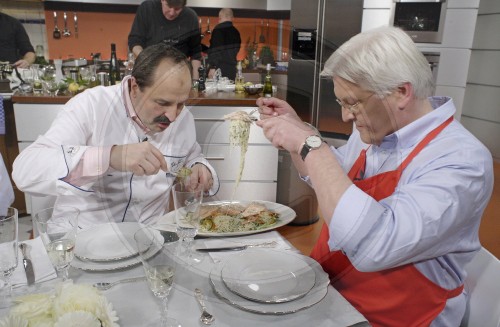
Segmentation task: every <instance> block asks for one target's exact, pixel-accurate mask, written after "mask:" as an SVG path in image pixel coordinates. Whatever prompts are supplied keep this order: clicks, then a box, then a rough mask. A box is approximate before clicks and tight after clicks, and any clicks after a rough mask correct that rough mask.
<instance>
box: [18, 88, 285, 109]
mask: <svg viewBox="0 0 500 327" xmlns="http://www.w3.org/2000/svg"><path fill="white" fill-rule="evenodd" d="M275 96H276V97H278V98H280V99H285V97H286V95H285V91H284V90H278V91H277V92H276V94H275ZM259 97H260V95H258V94H256V95H249V94H246V93H235V92H216V91H209V92H198V91H196V90H192V91H191V94H190V97H189V99H188V101H187V102H186V105H189V106H195V105H198V106H237V107H240V106H247V107H248V106H251V107H253V106H255V101H256V100H257V99H258V98H259ZM69 99H71V96H68V95H64V96H55V97H51V96H35V95H33V94H27V95H23V94H19V93H14V95H12V102H14V103H34V104H65V103H66V102H68V101H69Z"/></svg>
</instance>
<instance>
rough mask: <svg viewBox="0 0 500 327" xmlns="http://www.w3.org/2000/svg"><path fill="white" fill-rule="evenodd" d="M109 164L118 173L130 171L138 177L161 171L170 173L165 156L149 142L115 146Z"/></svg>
mask: <svg viewBox="0 0 500 327" xmlns="http://www.w3.org/2000/svg"><path fill="white" fill-rule="evenodd" d="M109 164H110V166H111V167H112V168H113V169H116V170H118V171H129V172H132V173H134V174H135V175H138V176H144V175H155V174H157V173H158V172H159V171H160V169H161V170H163V171H165V172H166V171H168V166H167V162H166V161H165V158H164V157H163V154H162V153H161V152H160V150H158V149H157V148H156V147H154V146H153V145H151V144H150V143H149V142H141V143H135V144H125V145H114V146H113V147H112V148H111V154H110V158H109Z"/></svg>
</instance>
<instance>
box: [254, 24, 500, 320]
mask: <svg viewBox="0 0 500 327" xmlns="http://www.w3.org/2000/svg"><path fill="white" fill-rule="evenodd" d="M322 74H323V75H324V76H329V77H331V78H332V79H333V81H334V90H333V91H334V93H335V95H336V97H337V99H338V102H339V103H340V104H341V106H342V109H341V110H342V118H343V120H344V121H346V122H353V124H354V125H355V127H356V128H355V130H354V131H353V133H352V135H351V136H350V138H349V140H348V141H347V144H346V145H344V146H342V147H340V148H339V149H334V148H330V147H329V146H328V145H327V144H326V143H324V142H322V141H321V139H320V138H319V137H317V136H315V135H317V131H315V130H313V129H311V128H310V127H309V126H306V125H305V124H304V123H303V122H302V121H300V118H299V117H298V116H297V114H296V113H295V111H294V110H293V109H292V108H291V107H290V106H289V105H288V104H287V103H286V102H284V101H281V100H278V99H275V98H269V99H263V98H260V99H258V101H257V103H258V105H259V107H260V109H259V110H260V111H261V112H262V115H261V118H262V120H260V121H259V122H257V124H258V125H260V126H261V127H262V128H263V130H264V133H265V135H266V136H267V137H268V138H269V139H270V140H271V142H272V143H273V144H274V145H275V146H279V147H282V148H284V149H286V150H288V151H289V152H290V154H291V156H292V160H293V162H294V164H295V166H296V167H297V170H298V171H299V173H300V174H301V175H302V176H304V180H305V181H307V182H309V183H310V185H311V186H312V187H313V188H314V190H315V193H316V195H317V197H318V202H319V207H320V210H321V214H322V217H323V218H324V220H325V224H324V226H323V230H322V231H321V235H320V238H319V240H318V242H317V244H316V246H315V248H314V250H313V252H312V253H311V256H312V257H313V258H315V259H316V260H318V261H319V262H320V263H321V265H322V266H323V268H324V269H325V271H327V272H328V273H329V275H330V279H331V282H332V285H333V286H334V287H335V288H336V289H337V290H338V291H339V292H340V293H341V294H342V295H343V296H344V297H345V298H346V299H347V300H348V301H349V302H350V303H351V304H353V305H354V306H355V307H356V308H357V309H358V310H359V311H360V312H361V313H362V314H363V315H364V316H365V317H366V318H367V319H368V320H369V322H370V323H371V324H372V326H385V327H388V326H389V327H390V326H459V325H460V321H461V319H462V317H463V315H464V312H465V306H466V297H467V293H466V292H464V291H463V281H464V280H465V277H466V273H465V270H464V266H465V265H466V264H467V263H468V262H470V261H471V259H472V258H473V257H474V255H475V254H476V252H477V251H478V250H479V249H480V247H481V244H480V243H479V237H478V229H479V224H480V221H481V216H482V214H483V211H484V209H485V207H486V205H487V203H488V201H489V199H490V196H491V193H492V189H493V179H494V178H493V161H492V157H491V154H490V152H489V151H488V150H487V149H486V148H485V146H484V145H483V144H481V142H480V141H479V140H477V139H476V138H475V137H474V136H473V135H472V134H471V133H470V132H468V131H467V130H466V129H465V128H464V127H463V126H462V125H461V124H460V123H459V122H458V121H456V120H454V118H453V115H454V114H455V106H454V104H453V101H452V99H450V98H447V97H439V96H436V97H429V96H430V95H431V94H432V89H433V83H432V73H431V70H430V68H429V65H428V63H427V61H426V59H425V57H424V56H423V55H422V53H421V52H420V51H419V50H418V48H417V47H416V45H415V44H414V43H413V41H412V40H411V39H410V37H409V36H408V35H407V34H406V33H404V32H403V31H402V30H400V29H397V28H394V27H384V28H379V29H374V30H370V31H367V32H365V33H361V34H358V35H357V36H354V37H353V38H351V39H350V40H349V41H347V42H346V43H344V44H343V45H342V46H341V47H340V48H339V49H338V50H337V51H335V52H334V53H333V55H332V56H331V57H330V58H329V59H328V61H327V62H326V63H325V67H324V71H323V73H322ZM310 136H311V137H310Z"/></svg>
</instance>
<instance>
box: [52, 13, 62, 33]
mask: <svg viewBox="0 0 500 327" xmlns="http://www.w3.org/2000/svg"><path fill="white" fill-rule="evenodd" d="M52 36H53V37H54V39H60V38H61V31H60V30H59V28H58V27H57V12H55V11H54V32H52Z"/></svg>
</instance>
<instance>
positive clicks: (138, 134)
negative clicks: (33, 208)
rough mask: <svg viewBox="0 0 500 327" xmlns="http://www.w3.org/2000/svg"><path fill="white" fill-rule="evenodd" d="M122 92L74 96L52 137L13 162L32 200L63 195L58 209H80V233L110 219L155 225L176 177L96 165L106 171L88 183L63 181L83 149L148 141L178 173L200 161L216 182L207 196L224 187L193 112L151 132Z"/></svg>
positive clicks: (107, 89) (115, 89) (55, 124)
mask: <svg viewBox="0 0 500 327" xmlns="http://www.w3.org/2000/svg"><path fill="white" fill-rule="evenodd" d="M121 89H122V86H121V85H115V86H110V87H103V86H98V87H94V88H92V89H89V90H86V91H85V92H83V93H81V94H79V95H77V96H75V97H73V98H72V99H71V100H70V101H68V103H67V104H66V105H65V107H64V109H63V110H62V111H61V112H60V113H59V114H58V116H57V117H56V119H55V120H54V122H53V123H52V125H51V127H50V128H49V130H48V131H47V133H45V135H41V136H39V137H38V138H37V140H36V141H35V142H34V143H33V144H32V145H30V146H29V147H28V148H26V149H25V150H24V151H22V152H21V153H20V155H19V156H18V158H16V160H15V162H14V170H13V180H14V181H15V183H16V185H17V186H18V187H19V188H20V189H21V190H22V191H24V192H28V193H30V194H33V195H42V196H44V195H57V200H56V204H55V206H56V207H58V208H59V210H61V208H62V207H61V206H74V207H77V208H79V209H80V211H81V213H80V217H79V222H78V225H79V227H80V228H88V227H91V226H93V225H95V224H101V223H105V222H121V221H140V222H146V223H152V222H154V221H155V220H156V219H157V218H159V217H160V216H161V215H163V214H164V213H166V212H167V211H168V204H169V194H170V187H171V186H172V183H173V181H174V179H175V177H174V176H173V175H171V174H169V173H165V172H164V171H161V170H160V172H159V173H158V174H156V175H151V176H135V175H134V174H133V173H131V172H121V171H116V170H114V169H113V168H111V167H109V169H107V170H106V171H103V170H104V169H102V170H101V167H97V169H94V170H96V171H99V170H101V171H99V172H100V175H99V176H96V178H95V179H93V180H92V181H91V182H89V183H87V184H85V185H80V186H77V185H71V184H69V183H68V182H66V181H64V178H65V177H66V176H68V174H69V173H70V172H71V171H72V170H73V169H74V168H75V167H76V166H77V165H78V163H79V161H80V158H81V157H82V155H83V154H84V153H85V150H87V149H89V148H92V147H106V146H108V147H109V146H112V145H115V144H132V143H137V142H141V141H142V140H144V138H145V137H146V136H147V138H148V142H150V143H151V144H152V145H154V146H155V147H157V148H158V149H159V150H160V151H161V152H162V153H163V155H164V156H165V159H166V161H167V164H168V167H169V169H170V170H171V171H172V172H174V173H175V172H176V171H177V170H178V169H180V168H181V167H183V166H187V167H191V166H192V165H194V164H195V163H202V164H204V165H206V166H207V167H208V168H209V169H210V171H211V173H212V176H213V179H214V184H213V187H212V189H211V190H210V192H209V193H210V194H209V195H213V194H215V193H216V192H217V191H218V188H219V182H218V178H217V174H216V172H215V170H214V169H213V167H212V166H211V165H210V164H209V163H208V161H207V160H206V159H205V158H204V157H203V155H202V153H201V147H200V145H199V144H198V143H197V142H196V131H195V125H194V118H193V116H192V114H191V112H190V111H189V110H187V109H186V108H184V109H183V110H182V111H181V113H180V115H179V116H178V117H177V118H176V120H175V121H174V122H173V123H172V124H171V125H170V126H169V127H168V128H167V129H166V130H165V131H163V132H161V133H156V134H152V133H150V134H148V135H146V134H145V132H144V131H143V130H142V129H141V128H140V127H139V126H138V125H137V124H136V123H135V122H134V121H133V120H132V119H131V118H130V117H129V116H128V114H127V111H126V109H125V104H124V96H125V95H123V94H122V92H121ZM96 153H97V152H96ZM98 161H99V162H101V161H104V159H103V160H98ZM94 168H95V167H94Z"/></svg>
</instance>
